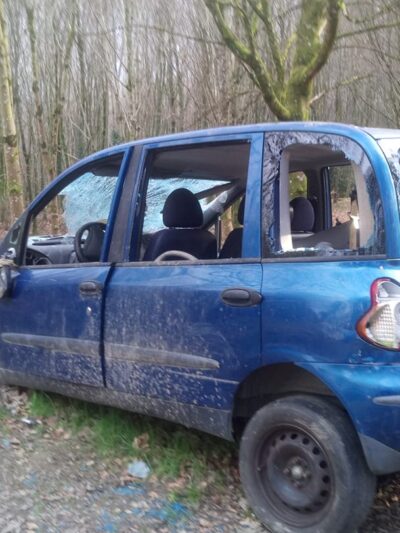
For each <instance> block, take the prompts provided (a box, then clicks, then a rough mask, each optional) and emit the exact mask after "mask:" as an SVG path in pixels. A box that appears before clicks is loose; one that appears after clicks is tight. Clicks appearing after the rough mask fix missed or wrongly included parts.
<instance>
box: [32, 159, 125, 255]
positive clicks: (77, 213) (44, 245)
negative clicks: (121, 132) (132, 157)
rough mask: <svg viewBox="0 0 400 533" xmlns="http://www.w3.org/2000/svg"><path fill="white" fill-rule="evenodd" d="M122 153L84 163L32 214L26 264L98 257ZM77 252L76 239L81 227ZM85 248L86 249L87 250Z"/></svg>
mask: <svg viewBox="0 0 400 533" xmlns="http://www.w3.org/2000/svg"><path fill="white" fill-rule="evenodd" d="M122 157H123V156H122V155H121V154H118V155H117V156H112V157H109V158H107V159H105V160H101V161H98V162H96V163H94V164H93V165H90V166H87V167H85V169H84V170H83V171H82V173H81V174H79V175H77V176H75V178H74V179H72V180H70V181H69V183H68V182H67V184H66V185H65V186H64V187H63V188H62V189H61V190H60V191H59V192H58V193H57V194H56V195H55V196H53V197H52V198H51V199H50V200H49V201H48V202H47V204H46V205H44V206H43V207H42V208H41V209H40V210H39V211H38V212H37V213H36V214H34V216H33V217H32V219H31V221H30V225H29V233H28V240H27V245H26V251H25V261H24V263H25V264H26V265H48V264H57V265H59V264H68V263H80V262H85V263H86V262H94V261H99V259H100V253H101V249H102V244H103V238H104V234H105V230H106V227H107V224H108V218H109V213H110V208H111V204H112V200H113V197H114V192H115V188H116V185H117V181H118V175H119V169H120V166H121V162H122ZM85 226H87V229H86V230H85V231H82V235H80V238H79V242H80V245H81V246H80V249H79V252H82V254H78V255H77V250H76V246H75V244H76V243H75V240H76V236H77V234H78V232H80V230H81V228H83V227H85ZM85 250H86V253H85Z"/></svg>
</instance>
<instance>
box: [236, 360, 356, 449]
mask: <svg viewBox="0 0 400 533" xmlns="http://www.w3.org/2000/svg"><path fill="white" fill-rule="evenodd" d="M291 394H310V395H317V396H322V397H325V398H327V399H329V400H330V401H331V402H333V403H335V404H337V405H338V406H339V407H340V408H342V409H343V410H344V411H345V412H346V414H347V416H348V417H349V419H350V421H351V423H352V425H353V427H355V426H354V423H353V420H352V417H351V415H350V413H349V412H348V410H347V409H346V407H345V405H344V404H343V403H342V401H341V400H340V399H339V398H338V396H337V395H336V394H335V392H334V391H333V390H332V389H331V388H330V387H328V385H326V383H324V381H322V380H321V378H320V377H319V376H316V375H315V374H313V373H311V372H309V371H308V370H305V369H304V368H302V367H300V366H297V365H296V364H294V363H277V364H273V365H266V366H263V367H261V368H258V369H257V370H255V371H254V372H252V373H251V374H249V375H248V376H247V377H246V378H245V379H244V380H243V381H242V382H241V383H240V385H239V387H238V389H237V391H236V394H235V399H234V405H233V411H232V429H233V434H234V438H235V439H238V438H240V435H241V433H242V432H243V430H244V428H245V426H246V423H247V421H248V420H249V419H250V418H251V417H252V415H253V414H254V413H255V412H256V411H257V410H258V409H260V408H261V407H262V406H264V405H265V404H266V403H268V402H270V401H272V400H274V399H275V398H277V397H279V396H284V395H291Z"/></svg>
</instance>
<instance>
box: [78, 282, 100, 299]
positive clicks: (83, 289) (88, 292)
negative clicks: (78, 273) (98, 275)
mask: <svg viewBox="0 0 400 533" xmlns="http://www.w3.org/2000/svg"><path fill="white" fill-rule="evenodd" d="M102 290H103V284H102V283H99V282H98V281H82V283H81V284H80V285H79V292H80V293H81V294H83V295H84V296H95V295H96V294H101V292H102Z"/></svg>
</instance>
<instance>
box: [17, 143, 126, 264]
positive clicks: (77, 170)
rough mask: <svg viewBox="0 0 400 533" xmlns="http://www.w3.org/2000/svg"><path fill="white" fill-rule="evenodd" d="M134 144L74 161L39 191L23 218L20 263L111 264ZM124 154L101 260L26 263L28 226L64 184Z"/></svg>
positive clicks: (20, 238) (19, 240)
mask: <svg viewBox="0 0 400 533" xmlns="http://www.w3.org/2000/svg"><path fill="white" fill-rule="evenodd" d="M132 151H133V148H132V147H129V148H126V147H124V148H119V149H115V150H110V151H109V152H108V153H101V152H100V153H99V154H94V155H92V156H89V157H87V158H85V159H84V160H82V161H79V162H78V163H76V164H74V165H72V166H71V167H69V168H67V169H66V170H64V171H63V172H62V173H61V174H60V175H59V176H58V177H57V178H55V179H54V180H53V181H52V182H50V184H49V185H48V186H47V187H45V188H44V189H43V190H42V191H41V192H40V193H39V195H38V196H37V197H36V198H35V199H34V200H33V201H32V202H31V204H30V205H29V206H28V208H27V209H26V211H25V212H24V214H23V215H22V217H21V219H22V220H23V229H22V232H20V235H19V238H18V242H17V243H16V251H17V254H16V259H15V262H16V264H17V265H18V266H20V267H23V268H28V269H35V270H36V269H49V268H77V267H80V266H94V265H104V264H108V257H107V256H108V253H109V248H110V244H111V239H112V235H113V233H114V226H115V215H116V212H117V210H118V208H119V205H120V201H121V196H122V194H121V193H122V188H123V184H124V180H125V176H126V173H127V165H128V163H129V159H130V157H131V154H132ZM118 156H120V157H121V164H120V167H119V171H118V178H117V182H116V185H115V189H114V193H113V197H112V200H111V205H110V212H109V220H110V223H109V224H107V228H106V232H105V235H104V241H103V245H102V250H101V254H100V260H99V261H96V262H86V263H57V264H56V263H51V264H46V265H26V264H25V254H26V248H27V246H28V239H29V230H30V227H31V224H32V221H33V219H34V218H35V217H36V216H37V215H38V214H39V213H40V212H41V211H43V209H45V208H46V207H47V205H48V204H49V203H50V202H51V201H52V200H53V199H54V198H55V197H56V196H57V195H58V194H59V192H61V191H62V190H63V189H64V188H65V187H67V186H68V185H70V184H71V183H73V182H74V181H75V180H76V179H79V178H80V177H81V176H82V175H83V174H85V169H87V170H86V172H87V171H88V170H90V168H91V167H93V165H94V164H96V165H97V164H99V163H101V162H102V161H107V160H108V159H110V158H115V157H118Z"/></svg>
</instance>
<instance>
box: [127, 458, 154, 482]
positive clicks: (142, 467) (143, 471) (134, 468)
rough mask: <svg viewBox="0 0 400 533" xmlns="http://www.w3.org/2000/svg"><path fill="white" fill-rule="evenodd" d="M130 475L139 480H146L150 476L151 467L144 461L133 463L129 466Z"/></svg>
mask: <svg viewBox="0 0 400 533" xmlns="http://www.w3.org/2000/svg"><path fill="white" fill-rule="evenodd" d="M128 474H129V475H130V476H132V477H136V478H139V479H146V478H148V477H149V475H150V467H149V466H148V465H147V464H146V463H145V462H144V461H133V462H132V463H129V465H128Z"/></svg>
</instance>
